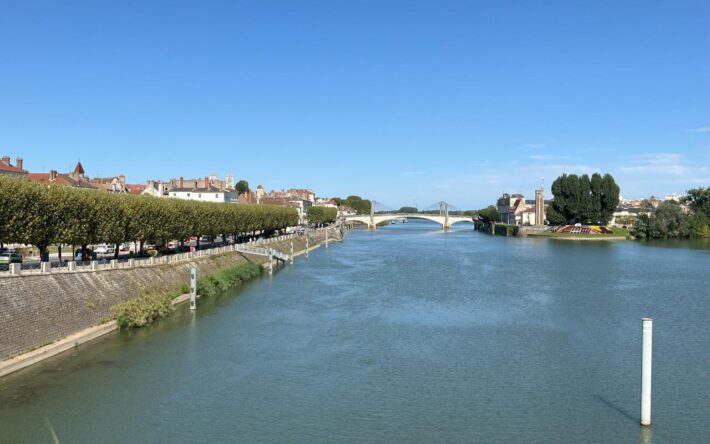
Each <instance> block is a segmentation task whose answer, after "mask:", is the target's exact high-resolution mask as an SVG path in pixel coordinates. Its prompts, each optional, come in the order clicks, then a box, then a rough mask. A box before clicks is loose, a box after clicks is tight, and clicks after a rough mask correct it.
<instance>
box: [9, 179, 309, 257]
mask: <svg viewBox="0 0 710 444" xmlns="http://www.w3.org/2000/svg"><path fill="white" fill-rule="evenodd" d="M0 214H2V216H3V223H2V224H0V242H2V243H24V244H32V245H34V246H36V247H38V248H39V249H40V251H42V252H44V251H47V247H48V246H49V245H51V244H55V243H66V244H72V245H87V244H94V243H99V242H108V243H112V244H119V243H122V242H132V241H135V240H137V241H143V242H145V241H157V240H173V239H177V240H183V239H186V238H188V237H189V236H192V235H195V236H199V235H202V234H209V235H212V236H215V235H218V234H233V233H248V232H251V231H259V230H266V231H269V230H278V229H283V228H286V227H289V226H294V225H297V224H298V213H297V211H296V210H295V209H293V208H288V207H281V206H273V205H236V204H229V203H208V202H196V201H187V200H179V199H158V198H154V197H151V196H135V195H120V194H109V193H103V192H100V191H95V190H85V189H79V188H71V187H63V186H54V185H53V186H47V185H45V184H40V183H34V182H27V181H25V180H21V179H16V178H12V177H2V176H0Z"/></svg>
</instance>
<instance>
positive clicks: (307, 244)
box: [306, 235, 308, 257]
mask: <svg viewBox="0 0 710 444" xmlns="http://www.w3.org/2000/svg"><path fill="white" fill-rule="evenodd" d="M306 257H308V235H306Z"/></svg>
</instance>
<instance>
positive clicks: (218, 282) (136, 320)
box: [111, 262, 262, 328]
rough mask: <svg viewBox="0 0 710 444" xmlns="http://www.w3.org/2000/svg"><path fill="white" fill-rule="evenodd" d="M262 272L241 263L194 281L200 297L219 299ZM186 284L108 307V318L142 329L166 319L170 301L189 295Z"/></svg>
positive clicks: (249, 263)
mask: <svg viewBox="0 0 710 444" xmlns="http://www.w3.org/2000/svg"><path fill="white" fill-rule="evenodd" d="M261 272H262V268H261V266H260V265H259V264H255V263H254V262H244V263H241V264H239V265H237V266H234V267H230V268H225V269H224V270H220V271H218V272H216V273H212V274H209V275H207V276H204V277H202V278H200V279H198V281H197V294H199V295H200V296H201V297H210V296H217V295H220V294H222V293H224V292H226V291H227V290H229V289H230V288H233V287H236V286H238V285H241V284H242V283H244V282H246V281H249V280H251V279H254V278H255V277H257V276H259V275H261ZM189 292H190V289H189V287H188V285H187V284H185V285H183V287H182V289H181V290H180V291H178V292H173V293H164V292H161V291H160V290H158V289H150V290H147V291H146V292H145V293H144V294H143V295H141V296H139V297H137V298H135V299H131V300H128V301H123V302H119V303H118V304H116V305H114V306H113V307H111V315H112V316H113V318H114V319H115V320H116V322H117V323H118V326H119V327H120V328H135V327H144V326H146V325H149V324H151V323H152V322H153V321H155V320H156V319H159V318H163V317H165V316H168V315H169V314H170V313H171V312H172V311H173V310H174V306H173V304H172V301H173V299H175V298H176V297H178V296H180V295H181V294H185V293H189Z"/></svg>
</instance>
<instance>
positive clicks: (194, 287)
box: [190, 267, 197, 310]
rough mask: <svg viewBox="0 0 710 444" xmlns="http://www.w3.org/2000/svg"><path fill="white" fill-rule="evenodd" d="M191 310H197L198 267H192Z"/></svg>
mask: <svg viewBox="0 0 710 444" xmlns="http://www.w3.org/2000/svg"><path fill="white" fill-rule="evenodd" d="M190 310H197V267H191V268H190Z"/></svg>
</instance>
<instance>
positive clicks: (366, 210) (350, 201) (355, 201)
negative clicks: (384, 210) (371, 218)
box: [333, 196, 371, 214]
mask: <svg viewBox="0 0 710 444" xmlns="http://www.w3.org/2000/svg"><path fill="white" fill-rule="evenodd" d="M333 200H334V201H335V203H336V204H337V205H347V206H349V207H350V208H352V209H353V210H355V211H356V212H357V214H370V207H371V203H370V201H369V200H366V199H363V198H362V197H360V196H348V197H346V198H345V199H341V198H339V197H334V198H333Z"/></svg>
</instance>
